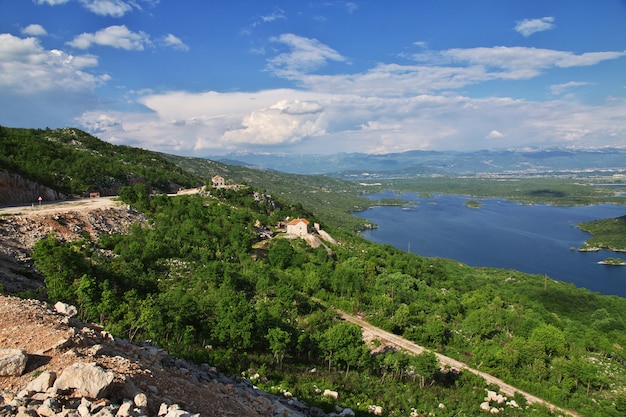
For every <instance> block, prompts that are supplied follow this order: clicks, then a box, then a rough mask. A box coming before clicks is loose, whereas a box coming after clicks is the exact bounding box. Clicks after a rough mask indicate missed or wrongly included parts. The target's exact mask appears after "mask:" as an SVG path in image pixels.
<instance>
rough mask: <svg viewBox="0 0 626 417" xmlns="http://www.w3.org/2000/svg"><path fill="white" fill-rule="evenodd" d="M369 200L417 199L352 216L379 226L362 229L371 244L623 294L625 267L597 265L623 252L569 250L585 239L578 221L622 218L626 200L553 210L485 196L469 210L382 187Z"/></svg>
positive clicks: (450, 199)
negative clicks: (400, 205) (409, 203)
mask: <svg viewBox="0 0 626 417" xmlns="http://www.w3.org/2000/svg"><path fill="white" fill-rule="evenodd" d="M368 197H369V198H371V199H380V198H391V197H399V198H402V199H403V200H406V201H413V202H415V205H414V206H411V207H396V206H393V207H389V206H384V207H374V208H371V209H369V210H366V211H363V212H360V213H357V215H358V216H359V217H362V218H364V219H367V220H368V221H370V222H372V223H375V224H377V225H378V228H377V229H373V230H368V231H365V232H363V233H362V234H363V236H365V238H367V239H369V240H371V241H374V242H378V243H384V244H390V245H393V246H395V247H396V248H398V249H402V250H404V251H410V252H412V253H417V254H419V255H423V256H428V257H442V258H451V259H455V260H458V261H461V262H463V263H465V264H468V265H472V266H487V267H495V268H505V269H515V270H518V271H522V272H528V273H532V274H541V275H544V274H545V275H547V276H549V277H551V278H553V279H556V280H560V281H566V282H571V283H573V284H575V285H576V286H579V287H584V288H587V289H589V290H592V291H597V292H600V293H602V294H610V295H619V296H621V297H626V266H606V265H598V264H597V262H598V261H601V260H603V259H605V258H608V257H611V258H622V259H626V253H615V252H610V251H600V252H579V251H577V250H571V249H572V248H578V247H580V246H581V245H582V244H583V243H584V242H585V240H587V239H588V238H590V237H591V235H589V234H588V233H585V232H583V231H581V230H580V229H578V228H577V227H576V225H577V224H578V223H582V222H586V221H590V220H599V219H605V218H613V217H620V216H623V215H625V214H626V206H625V205H611V204H603V205H594V206H584V207H556V206H547V205H521V204H518V203H515V202H509V201H506V200H503V199H497V198H490V199H482V200H479V201H480V202H481V203H483V205H482V206H481V207H479V208H477V209H472V208H469V207H467V206H465V205H464V203H465V202H466V201H468V200H470V197H467V196H460V195H443V194H440V195H435V197H434V198H420V197H419V196H418V195H417V194H416V193H405V194H402V195H397V194H395V193H393V192H391V191H387V192H384V193H379V194H371V195H369V196H368Z"/></svg>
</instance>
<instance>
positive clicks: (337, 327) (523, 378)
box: [33, 186, 626, 416]
mask: <svg viewBox="0 0 626 417" xmlns="http://www.w3.org/2000/svg"><path fill="white" fill-rule="evenodd" d="M122 195H123V196H124V197H125V198H127V199H130V200H132V201H131V203H132V204H134V205H135V206H136V207H138V208H139V209H142V210H144V211H145V212H147V213H148V214H149V216H150V219H151V223H150V224H149V225H147V226H144V227H142V226H138V225H137V226H135V227H133V228H132V229H131V230H130V231H129V233H128V234H127V235H112V236H108V235H106V236H102V237H101V238H100V240H99V241H97V242H93V241H89V240H82V241H79V242H68V243H61V242H59V241H57V240H55V239H54V238H52V237H49V238H47V239H44V240H42V241H41V242H39V243H38V244H37V245H36V247H35V251H34V254H33V258H34V259H35V261H36V265H37V268H38V269H39V270H40V271H41V272H42V273H43V274H44V275H45V276H46V286H47V291H48V296H49V297H50V298H51V299H52V300H56V299H60V300H64V301H68V302H71V303H74V304H76V305H77V306H78V307H79V310H80V315H81V317H82V318H83V319H86V320H93V321H96V322H100V323H102V324H104V325H105V326H106V327H107V329H109V330H111V331H112V332H114V333H115V334H117V335H121V336H123V337H127V338H129V339H131V340H135V341H142V340H146V339H150V340H152V341H153V342H154V343H157V344H159V345H162V346H163V347H165V348H167V349H168V350H170V351H171V352H173V353H174V354H176V355H181V356H186V357H189V358H192V359H195V360H200V361H207V362H210V363H213V364H216V365H218V366H220V367H222V369H225V370H231V371H238V372H239V371H250V373H249V375H253V374H255V373H259V374H260V375H261V379H260V380H257V381H255V383H257V384H259V385H261V386H262V387H264V388H266V389H268V390H279V388H278V387H280V389H286V390H289V391H290V392H292V393H293V394H294V395H296V396H298V397H299V398H301V399H303V400H305V401H307V402H309V403H311V404H313V405H317V406H320V407H323V408H325V409H326V410H327V411H328V410H331V409H332V406H333V403H332V401H331V400H328V399H326V400H322V399H321V397H320V396H319V395H318V394H315V389H316V387H320V388H331V389H336V390H337V391H339V392H341V404H342V405H343V406H349V407H351V408H353V409H355V410H357V411H358V413H359V415H367V406H368V405H372V404H377V405H381V406H383V409H384V410H385V411H386V412H391V411H393V412H394V415H408V414H409V413H410V412H411V411H412V410H414V411H417V413H418V414H419V415H428V413H431V412H434V413H436V415H438V416H453V415H478V414H480V410H479V408H478V406H479V404H480V402H482V398H483V397H484V395H485V393H484V388H485V385H484V382H481V380H480V379H479V378H477V377H475V376H473V375H471V374H468V373H464V372H463V373H461V374H460V375H457V374H455V373H446V372H441V371H439V370H438V365H437V363H436V360H435V359H434V357H433V356H432V355H429V354H425V355H421V356H418V357H410V356H407V355H405V354H402V353H393V352H387V353H385V354H379V355H372V354H370V353H369V351H368V350H367V347H366V345H365V344H364V343H363V341H362V340H361V338H360V332H359V331H358V329H357V328H355V327H354V326H353V325H349V324H347V323H344V322H341V321H337V320H336V319H334V314H333V313H332V311H330V310H328V309H327V308H325V307H324V305H334V306H337V307H341V308H342V309H344V310H346V311H349V312H352V313H359V314H363V315H365V316H366V317H367V318H368V319H369V320H370V321H371V322H372V323H374V324H376V325H378V326H380V327H383V328H385V329H388V330H390V331H393V332H395V333H397V334H402V335H404V336H405V337H407V338H409V339H412V340H414V341H416V342H418V343H420V344H424V345H426V346H429V347H431V348H432V349H435V350H438V351H440V352H443V353H445V354H447V355H449V356H453V357H456V358H458V359H460V360H462V361H464V362H467V363H468V364H469V365H470V366H473V367H476V368H479V369H481V370H483V371H486V372H491V373H493V374H495V375H496V376H499V377H501V378H503V379H505V380H508V381H510V382H511V383H513V384H514V385H516V386H519V387H520V389H525V390H528V391H531V392H533V393H535V394H538V395H539V396H542V397H544V398H546V399H548V400H551V401H553V402H555V403H557V404H559V405H561V406H564V407H566V408H569V409H574V410H577V411H578V412H580V413H581V414H582V415H585V416H621V415H623V414H624V412H626V394H624V386H625V382H626V371H625V369H624V365H623V364H624V361H626V353H625V352H624V349H623V347H624V346H626V332H625V331H624V330H626V323H625V322H624V318H625V317H626V299H623V298H619V297H610V296H601V295H598V294H594V293H590V292H588V291H586V290H584V289H578V288H575V287H574V286H573V285H569V284H565V283H561V282H554V281H551V280H547V279H546V278H545V277H540V276H532V275H526V274H523V273H519V272H516V271H508V270H494V269H484V268H472V267H468V266H466V265H463V264H459V263H458V262H455V261H449V260H443V259H428V258H423V257H420V256H417V255H413V254H409V253H404V252H402V251H399V250H396V249H394V248H392V247H390V246H383V245H378V244H374V243H371V242H367V241H364V240H362V239H361V238H359V237H357V236H355V235H353V234H350V233H344V232H341V231H338V230H336V229H332V228H329V229H328V231H329V232H330V233H331V234H332V235H333V236H334V237H335V238H336V239H338V240H340V241H341V244H340V245H330V244H329V248H330V250H331V253H329V252H328V251H327V250H326V249H325V248H324V247H321V246H320V247H318V248H316V249H313V248H311V247H310V246H308V245H307V244H306V243H305V242H304V241H303V240H301V239H296V240H287V239H281V238H280V237H275V238H274V239H272V240H270V241H267V242H264V243H265V244H264V245H260V244H258V242H257V241H258V237H257V229H256V227H255V226H254V225H255V223H256V224H259V223H260V224H262V225H267V226H271V225H275V224H276V223H277V222H278V221H279V220H282V219H284V217H285V216H291V217H293V216H299V215H307V216H310V215H308V214H306V213H303V212H302V211H300V210H301V209H300V207H297V206H295V205H290V204H282V203H281V202H280V201H278V200H276V199H274V198H271V197H268V196H267V195H266V194H263V193H259V192H257V193H254V192H252V190H243V191H226V190H221V191H219V192H217V193H214V194H213V195H212V196H211V197H206V198H205V197H201V196H198V195H195V196H178V197H166V196H155V197H152V198H150V197H149V196H148V193H147V192H145V190H142V188H141V186H135V187H134V188H133V189H132V190H124V192H123V193H122ZM309 219H310V220H317V219H314V218H311V217H310V218H309ZM257 220H258V221H259V222H257ZM322 226H323V227H324V226H325V225H324V224H323V222H322ZM312 297H316V298H317V299H319V300H322V302H323V304H320V303H318V302H315V301H313V300H314V298H312ZM312 368H316V369H317V372H315V373H311V372H309V370H310V369H312ZM383 381H384V382H385V383H381V382H383ZM517 400H518V402H521V403H523V401H522V399H521V398H518V399H517ZM439 403H442V404H444V405H445V406H446V408H442V409H439V408H437V406H438V404H439ZM532 410H536V411H532ZM501 415H535V416H542V415H549V412H548V411H547V410H546V409H542V408H537V407H532V409H531V410H527V411H522V410H509V409H506V408H505V409H504V411H503V412H502V413H501Z"/></svg>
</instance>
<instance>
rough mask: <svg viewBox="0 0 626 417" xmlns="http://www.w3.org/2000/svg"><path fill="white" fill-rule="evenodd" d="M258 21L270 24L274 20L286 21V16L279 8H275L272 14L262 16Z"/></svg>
mask: <svg viewBox="0 0 626 417" xmlns="http://www.w3.org/2000/svg"><path fill="white" fill-rule="evenodd" d="M260 19H261V21H262V22H263V23H271V22H275V21H276V20H284V19H287V16H286V15H285V11H284V10H282V9H281V8H279V7H276V8H275V9H274V11H273V12H272V13H270V14H266V15H263V16H261V17H260Z"/></svg>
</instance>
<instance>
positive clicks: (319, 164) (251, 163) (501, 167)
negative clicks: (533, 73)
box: [210, 148, 626, 178]
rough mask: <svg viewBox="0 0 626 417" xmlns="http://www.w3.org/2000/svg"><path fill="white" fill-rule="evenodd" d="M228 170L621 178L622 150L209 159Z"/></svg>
mask: <svg viewBox="0 0 626 417" xmlns="http://www.w3.org/2000/svg"><path fill="white" fill-rule="evenodd" d="M210 159H213V160H217V161H220V162H223V163H227V164H230V165H243V166H248V167H263V168H265V169H272V170H277V171H282V172H290V173H297V174H325V175H330V176H334V177H338V178H355V177H368V176H372V175H374V176H380V177H394V176H431V175H444V176H448V175H449V176H456V175H484V174H503V173H517V174H520V175H529V174H542V173H563V172H570V171H594V170H615V171H616V172H622V173H623V172H624V161H625V160H626V149H624V148H602V149H568V148H546V149H519V150H481V151H473V152H457V151H420V150H415V151H407V152H402V153H390V154H366V153H359V152H354V153H339V154H331V155H304V154H293V155H285V154H282V155H279V154H230V155H225V156H221V157H211V158H210Z"/></svg>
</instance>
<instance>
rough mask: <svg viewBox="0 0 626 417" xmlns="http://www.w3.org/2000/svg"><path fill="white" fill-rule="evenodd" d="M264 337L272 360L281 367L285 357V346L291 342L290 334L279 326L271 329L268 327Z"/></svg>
mask: <svg viewBox="0 0 626 417" xmlns="http://www.w3.org/2000/svg"><path fill="white" fill-rule="evenodd" d="M265 337H266V339H267V340H268V342H269V344H270V350H271V351H272V354H273V355H274V360H275V361H276V362H277V363H278V365H279V366H280V367H281V368H282V366H283V359H284V358H285V354H286V353H287V348H288V347H289V344H290V343H291V335H290V334H289V333H288V332H286V331H284V330H283V329H281V328H280V327H274V328H273V329H269V330H268V331H267V335H266V336H265Z"/></svg>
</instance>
